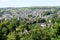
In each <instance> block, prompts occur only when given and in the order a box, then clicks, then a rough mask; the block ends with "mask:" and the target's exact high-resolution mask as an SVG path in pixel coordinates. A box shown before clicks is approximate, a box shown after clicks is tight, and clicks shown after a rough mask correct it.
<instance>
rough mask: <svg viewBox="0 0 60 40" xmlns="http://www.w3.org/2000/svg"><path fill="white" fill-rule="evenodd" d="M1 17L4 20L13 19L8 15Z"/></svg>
mask: <svg viewBox="0 0 60 40" xmlns="http://www.w3.org/2000/svg"><path fill="white" fill-rule="evenodd" d="M2 17H3V18H4V20H10V19H11V18H13V16H12V15H10V14H3V15H2Z"/></svg>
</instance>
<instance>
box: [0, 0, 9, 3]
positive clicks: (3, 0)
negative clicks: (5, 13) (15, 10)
mask: <svg viewBox="0 0 60 40" xmlns="http://www.w3.org/2000/svg"><path fill="white" fill-rule="evenodd" d="M9 1H10V0H0V2H2V3H4V2H9Z"/></svg>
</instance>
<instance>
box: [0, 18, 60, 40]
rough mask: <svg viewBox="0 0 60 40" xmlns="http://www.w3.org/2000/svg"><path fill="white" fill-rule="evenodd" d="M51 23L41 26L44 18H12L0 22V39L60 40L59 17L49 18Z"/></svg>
mask: <svg viewBox="0 0 60 40" xmlns="http://www.w3.org/2000/svg"><path fill="white" fill-rule="evenodd" d="M51 21H52V23H53V25H52V26H50V27H48V26H45V27H41V26H40V23H42V22H46V23H47V24H48V21H47V20H45V19H36V20H29V19H24V20H23V19H21V20H17V19H16V18H12V19H11V20H8V21H3V22H1V23H0V40H60V18H53V19H51Z"/></svg>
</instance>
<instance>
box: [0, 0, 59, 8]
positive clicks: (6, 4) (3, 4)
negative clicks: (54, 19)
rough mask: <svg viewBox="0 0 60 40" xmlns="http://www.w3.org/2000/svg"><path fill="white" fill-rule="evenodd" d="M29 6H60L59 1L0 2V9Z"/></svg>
mask: <svg viewBox="0 0 60 40" xmlns="http://www.w3.org/2000/svg"><path fill="white" fill-rule="evenodd" d="M30 6H60V0H0V8H1V7H2V8H3V7H30Z"/></svg>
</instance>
